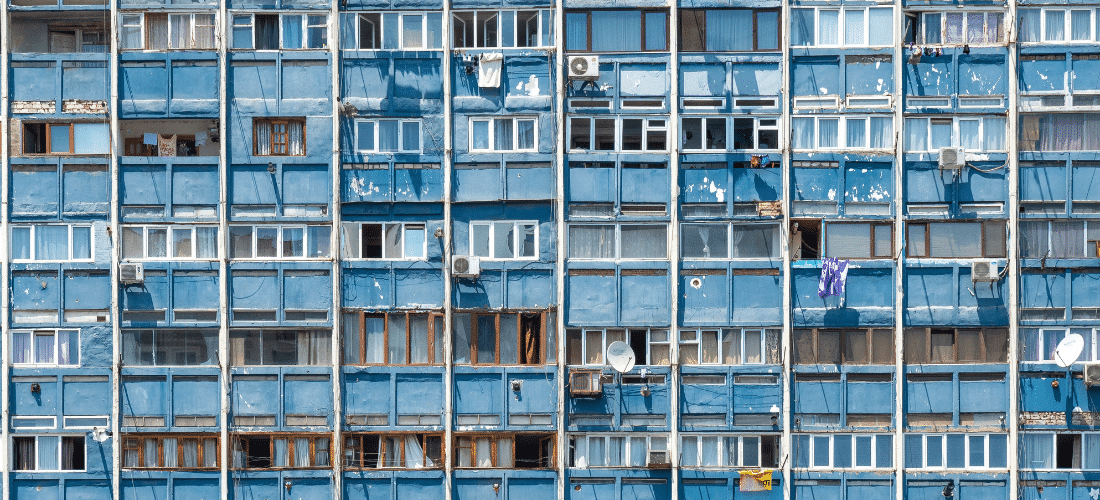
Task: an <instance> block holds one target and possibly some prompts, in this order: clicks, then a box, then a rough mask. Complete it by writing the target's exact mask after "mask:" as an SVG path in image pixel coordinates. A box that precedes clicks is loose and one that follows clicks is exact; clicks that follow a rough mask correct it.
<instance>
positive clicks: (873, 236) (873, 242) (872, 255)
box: [821, 221, 896, 260]
mask: <svg viewBox="0 0 1100 500" xmlns="http://www.w3.org/2000/svg"><path fill="white" fill-rule="evenodd" d="M822 225H823V226H824V227H823V228H822V229H823V234H822V238H821V240H822V241H823V242H825V245H824V246H825V248H824V251H823V252H822V255H824V256H825V257H831V258H838V259H845V260H882V259H891V260H892V259H893V258H894V245H895V243H896V242H895V237H894V223H893V222H874V221H867V222H854V221H844V222H825V223H823V224H822ZM833 226H852V227H854V226H869V229H870V231H869V235H870V238H868V241H867V244H868V252H867V253H868V255H869V256H868V257H853V256H850V255H835V254H833V252H832V251H831V249H830V248H829V244H828V243H829V228H830V227H833ZM880 227H886V228H889V229H890V246H889V253H887V254H879V253H877V251H876V249H877V244H878V241H877V231H876V229H877V228H880Z"/></svg>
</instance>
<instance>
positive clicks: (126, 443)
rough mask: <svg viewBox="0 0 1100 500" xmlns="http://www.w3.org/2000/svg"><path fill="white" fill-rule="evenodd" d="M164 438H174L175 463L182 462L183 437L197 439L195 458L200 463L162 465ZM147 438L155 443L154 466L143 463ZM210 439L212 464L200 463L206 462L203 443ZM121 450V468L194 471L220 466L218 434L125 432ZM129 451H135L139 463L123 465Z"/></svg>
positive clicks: (219, 440) (219, 438) (144, 461)
mask: <svg viewBox="0 0 1100 500" xmlns="http://www.w3.org/2000/svg"><path fill="white" fill-rule="evenodd" d="M166 439H175V440H176V463H177V464H181V463H183V460H182V458H183V456H184V455H183V449H184V443H183V440H185V439H194V440H197V441H198V443H197V447H196V460H197V463H199V464H200V465H198V466H196V467H182V466H179V465H177V466H175V467H168V466H165V465H164V463H165V460H164V453H165V452H166V451H167V450H166V449H165V443H164V441H165V440H166ZM147 440H153V441H155V442H156V444H157V452H156V453H157V456H156V460H157V465H155V466H145V465H144V464H145V463H146V457H145V452H146V451H147V450H146V448H145V442H146V441H147ZM211 440H212V441H214V457H213V459H214V465H202V464H205V463H208V462H207V460H205V459H206V458H207V457H206V451H205V446H204V444H205V442H206V441H211ZM135 441H136V445H135V446H131V445H132V444H134V442H135ZM121 452H122V464H123V465H122V468H123V469H124V470H142V469H144V470H196V471H197V470H217V469H219V468H220V465H221V436H219V435H218V434H210V433H205V434H197V433H196V434H175V433H169V434H130V433H127V434H123V436H122V450H121ZM130 452H136V453H137V463H138V464H141V465H129V466H128V465H125V464H126V461H127V460H126V459H127V456H126V455H127V453H130Z"/></svg>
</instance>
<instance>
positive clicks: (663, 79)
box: [619, 63, 669, 96]
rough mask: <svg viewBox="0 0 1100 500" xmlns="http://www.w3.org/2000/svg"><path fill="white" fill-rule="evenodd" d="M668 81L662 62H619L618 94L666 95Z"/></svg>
mask: <svg viewBox="0 0 1100 500" xmlns="http://www.w3.org/2000/svg"><path fill="white" fill-rule="evenodd" d="M668 82H669V76H668V71H667V68H666V66H665V65H664V64H622V63H620V64H619V94H620V95H623V96H664V95H668V93H669V84H668Z"/></svg>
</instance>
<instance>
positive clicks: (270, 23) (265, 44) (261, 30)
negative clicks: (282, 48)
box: [256, 14, 279, 50]
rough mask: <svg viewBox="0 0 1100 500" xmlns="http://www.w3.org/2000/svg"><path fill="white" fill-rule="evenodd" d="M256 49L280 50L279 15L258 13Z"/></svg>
mask: <svg viewBox="0 0 1100 500" xmlns="http://www.w3.org/2000/svg"><path fill="white" fill-rule="evenodd" d="M256 50H279V16H277V15H260V14H257V15H256Z"/></svg>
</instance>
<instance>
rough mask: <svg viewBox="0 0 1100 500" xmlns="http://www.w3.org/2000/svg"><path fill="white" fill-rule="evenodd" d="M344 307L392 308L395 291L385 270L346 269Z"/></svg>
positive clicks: (344, 276) (343, 273) (343, 294)
mask: <svg viewBox="0 0 1100 500" xmlns="http://www.w3.org/2000/svg"><path fill="white" fill-rule="evenodd" d="M341 274H342V275H343V284H342V289H343V293H342V294H341V299H342V300H343V302H344V304H343V305H344V307H385V306H391V305H392V304H391V302H392V301H393V290H392V285H391V284H390V273H389V271H385V270H381V271H379V270H367V269H345V270H344V271H343V272H342V273H341Z"/></svg>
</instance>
